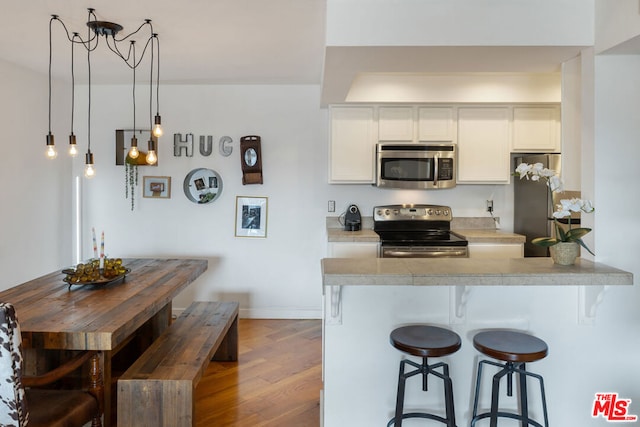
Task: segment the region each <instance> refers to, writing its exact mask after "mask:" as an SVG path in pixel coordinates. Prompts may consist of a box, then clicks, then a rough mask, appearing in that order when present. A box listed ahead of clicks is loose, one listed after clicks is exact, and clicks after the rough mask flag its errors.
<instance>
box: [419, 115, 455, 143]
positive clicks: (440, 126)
mask: <svg viewBox="0 0 640 427" xmlns="http://www.w3.org/2000/svg"><path fill="white" fill-rule="evenodd" d="M453 123H454V121H453V108H451V107H421V108H419V109H418V140H419V141H453V140H454V139H455V138H454V134H453V133H454V132H453V131H454V126H453Z"/></svg>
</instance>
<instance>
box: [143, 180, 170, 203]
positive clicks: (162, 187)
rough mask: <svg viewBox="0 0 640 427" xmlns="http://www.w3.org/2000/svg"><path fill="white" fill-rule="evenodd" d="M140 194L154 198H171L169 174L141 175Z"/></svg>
mask: <svg viewBox="0 0 640 427" xmlns="http://www.w3.org/2000/svg"><path fill="white" fill-rule="evenodd" d="M142 187H143V190H142V196H143V197H150V198H154V199H170V198H171V177H170V176H144V177H142Z"/></svg>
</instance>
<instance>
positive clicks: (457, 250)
mask: <svg viewBox="0 0 640 427" xmlns="http://www.w3.org/2000/svg"><path fill="white" fill-rule="evenodd" d="M379 255H380V256H379V257H380V258H467V257H468V256H469V253H468V251H467V247H466V246H385V245H381V246H380V254H379Z"/></svg>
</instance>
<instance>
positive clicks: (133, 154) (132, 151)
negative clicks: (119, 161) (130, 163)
mask: <svg viewBox="0 0 640 427" xmlns="http://www.w3.org/2000/svg"><path fill="white" fill-rule="evenodd" d="M139 155H140V152H139V151H138V147H136V146H133V147H131V148H130V149H129V157H131V158H132V159H137V158H138V156H139Z"/></svg>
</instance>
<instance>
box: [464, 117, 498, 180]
mask: <svg viewBox="0 0 640 427" xmlns="http://www.w3.org/2000/svg"><path fill="white" fill-rule="evenodd" d="M509 162H510V159H509V108H508V107H461V108H459V109H458V183H467V184H471V183H473V184H476V183H494V184H495V183H508V182H509V177H510V169H509Z"/></svg>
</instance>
